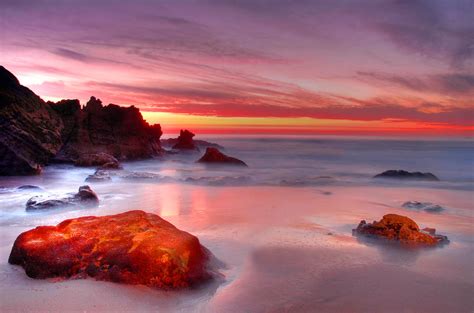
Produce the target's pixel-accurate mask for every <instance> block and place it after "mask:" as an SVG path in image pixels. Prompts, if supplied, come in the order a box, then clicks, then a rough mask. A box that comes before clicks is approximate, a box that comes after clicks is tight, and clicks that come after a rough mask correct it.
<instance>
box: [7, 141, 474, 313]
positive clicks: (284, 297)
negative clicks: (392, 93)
mask: <svg viewBox="0 0 474 313" xmlns="http://www.w3.org/2000/svg"><path fill="white" fill-rule="evenodd" d="M199 139H204V140H207V141H210V142H215V143H217V144H219V145H222V146H223V147H224V148H225V149H223V150H222V151H223V152H224V153H226V154H228V155H231V156H234V157H237V158H239V159H241V160H243V161H245V162H246V163H247V164H248V168H241V167H217V168H216V167H210V166H205V165H202V164H198V163H196V162H195V161H196V160H197V159H199V157H200V156H201V155H202V153H203V151H201V152H200V153H186V154H174V155H168V156H164V157H161V158H157V159H153V160H144V161H134V162H124V163H123V166H124V169H125V171H126V172H127V173H129V174H130V175H128V176H127V175H115V176H112V180H111V181H109V182H88V183H85V182H84V180H85V178H86V177H87V176H88V175H90V174H92V173H93V172H94V169H93V168H76V167H73V166H70V165H60V164H57V165H51V166H48V167H46V168H45V170H44V173H43V174H42V175H40V176H32V177H0V227H1V230H0V311H2V312H9V311H27V310H31V311H56V310H57V311H62V312H73V311H88V312H147V311H150V312H151V311H154V312H156V311H160V312H378V311H382V310H383V311H384V312H472V311H473V310H474V300H473V297H472V295H473V294H474V262H473V260H474V224H473V222H474V215H473V212H474V198H473V195H474V193H473V190H474V142H473V141H472V140H448V139H444V140H436V139H430V140H417V139H409V140H408V139H400V138H398V139H395V138H392V139H390V138H357V137H330V136H326V137H324V136H321V137H316V136H313V137H309V136H308V137H304V136H280V137H277V136H210V135H209V136H207V137H203V138H199ZM389 169H404V170H408V171H421V172H431V173H433V174H435V175H436V176H437V177H438V178H439V179H440V181H429V182H428V181H401V180H387V179H374V178H373V176H374V175H376V174H378V173H380V172H383V171H385V170H389ZM26 184H30V185H36V186H39V187H41V188H42V189H43V191H42V192H41V193H47V194H58V195H62V194H64V193H68V192H76V191H77V189H78V188H79V186H81V185H85V184H87V185H90V186H91V187H92V189H93V190H94V191H96V192H97V194H98V195H99V198H100V205H99V207H97V208H93V209H59V210H50V211H44V212H27V211H26V210H25V203H26V201H27V200H28V199H29V198H31V197H32V196H33V195H36V194H38V191H35V190H18V189H17V187H19V186H21V185H26ZM407 201H419V202H430V203H432V204H434V205H439V206H440V207H442V210H440V211H436V212H430V211H424V210H417V209H409V208H405V207H403V204H404V203H405V202H407ZM135 209H140V210H144V211H147V212H152V213H155V214H158V215H160V216H161V217H163V218H165V219H166V220H168V221H169V222H171V223H173V224H174V225H175V226H177V227H178V228H180V229H182V230H185V231H188V232H190V233H192V234H194V235H196V236H197V237H198V238H199V239H200V241H201V243H202V244H203V245H204V246H206V247H207V248H208V249H209V250H210V251H211V252H212V253H213V254H214V256H215V257H216V258H217V259H218V260H219V261H220V262H219V263H220V273H221V274H222V275H221V277H220V278H219V279H216V280H215V281H214V282H212V283H209V284H207V285H205V286H202V287H200V288H196V289H191V290H184V291H183V290H181V291H160V290H155V289H151V288H148V287H143V286H125V285H120V284H114V283H108V282H98V281H94V280H92V279H86V280H63V281H52V280H34V279H30V278H28V277H27V276H26V275H25V273H24V271H23V269H22V268H20V267H18V266H13V265H10V264H8V263H7V260H8V255H9V253H10V249H11V247H12V244H13V241H14V240H15V238H16V237H17V236H18V235H19V234H20V233H21V232H23V231H25V230H28V229H31V228H34V227H36V226H39V225H54V224H57V223H59V222H60V221H62V220H64V219H67V218H73V217H78V216H84V215H107V214H115V213H119V212H124V211H128V210H135ZM387 213H396V214H401V215H405V216H409V217H410V218H412V219H414V220H415V221H416V222H417V223H418V224H419V225H420V226H421V227H422V228H423V227H434V228H436V230H437V232H438V233H440V234H443V235H447V236H448V237H449V239H450V243H449V244H448V245H445V246H442V247H439V248H433V249H407V248H401V247H399V246H396V245H387V244H385V243H381V242H368V241H364V240H361V239H360V238H359V239H358V238H356V237H354V236H352V229H353V228H355V227H356V226H357V224H358V223H359V222H360V220H362V219H365V220H367V221H373V220H379V219H381V218H382V216H383V215H384V214H387Z"/></svg>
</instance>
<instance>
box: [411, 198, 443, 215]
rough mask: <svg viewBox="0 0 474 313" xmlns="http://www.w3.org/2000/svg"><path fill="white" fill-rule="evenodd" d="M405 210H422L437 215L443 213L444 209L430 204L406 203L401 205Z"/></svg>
mask: <svg viewBox="0 0 474 313" xmlns="http://www.w3.org/2000/svg"><path fill="white" fill-rule="evenodd" d="M402 207H404V208H405V209H414V210H423V211H426V212H430V213H439V212H441V211H444V208H443V207H442V206H440V205H438V204H433V203H431V202H419V201H407V202H405V203H403V204H402Z"/></svg>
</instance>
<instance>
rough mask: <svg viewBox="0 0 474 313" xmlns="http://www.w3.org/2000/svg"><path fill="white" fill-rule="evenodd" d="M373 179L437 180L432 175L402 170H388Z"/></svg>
mask: <svg viewBox="0 0 474 313" xmlns="http://www.w3.org/2000/svg"><path fill="white" fill-rule="evenodd" d="M374 178H396V179H411V180H431V181H438V180H439V178H438V177H436V176H435V175H434V174H432V173H422V172H407V171H404V170H388V171H385V172H383V173H380V174H377V175H375V176H374Z"/></svg>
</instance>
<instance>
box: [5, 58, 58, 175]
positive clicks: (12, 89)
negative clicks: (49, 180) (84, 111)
mask: <svg viewBox="0 0 474 313" xmlns="http://www.w3.org/2000/svg"><path fill="white" fill-rule="evenodd" d="M62 131H63V122H62V120H61V118H60V117H59V116H58V115H57V114H56V113H55V111H54V110H53V109H52V108H51V107H50V106H49V105H47V104H46V103H45V102H44V101H43V100H42V99H41V98H40V97H38V96H37V95H36V94H35V93H34V92H32V91H31V90H30V89H28V88H26V87H24V86H21V85H20V82H19V81H18V79H17V78H16V77H15V76H14V75H13V74H12V73H10V72H9V71H8V70H7V69H5V68H4V67H3V66H0V175H29V174H37V173H39V172H41V168H42V165H44V164H46V163H47V162H48V160H49V159H50V158H52V157H53V156H54V155H55V154H56V153H57V152H58V150H59V149H60V148H61V146H62V140H61V132H62Z"/></svg>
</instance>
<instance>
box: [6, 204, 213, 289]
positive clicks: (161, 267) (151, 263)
mask: <svg viewBox="0 0 474 313" xmlns="http://www.w3.org/2000/svg"><path fill="white" fill-rule="evenodd" d="M208 261H209V254H208V253H207V250H206V249H205V248H204V247H203V246H201V244H200V243H199V240H198V238H196V237H195V236H193V235H191V234H189V233H187V232H184V231H181V230H179V229H177V228H176V227H175V226H173V225H172V224H170V223H169V222H167V221H165V220H164V219H162V218H160V217H159V216H157V215H155V214H150V213H145V212H143V211H129V212H125V213H121V214H117V215H109V216H101V217H95V216H86V217H80V218H76V219H70V220H65V221H63V222H62V223H60V224H58V225H57V226H40V227H37V228H35V229H32V230H29V231H27V232H24V233H22V234H20V235H19V236H18V238H17V239H16V240H15V243H14V245H13V248H12V251H11V253H10V257H9V259H8V262H9V263H11V264H17V265H21V266H23V268H24V269H25V272H26V274H27V275H28V276H29V277H32V278H49V277H63V278H85V277H87V276H90V277H94V278H95V279H97V280H105V281H113V282H118V283H125V284H141V285H147V286H150V287H158V288H165V289H170V288H181V287H187V286H190V285H193V284H196V283H199V282H202V281H204V280H206V279H208V278H210V277H211V274H210V272H209V271H208V268H207V263H208Z"/></svg>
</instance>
